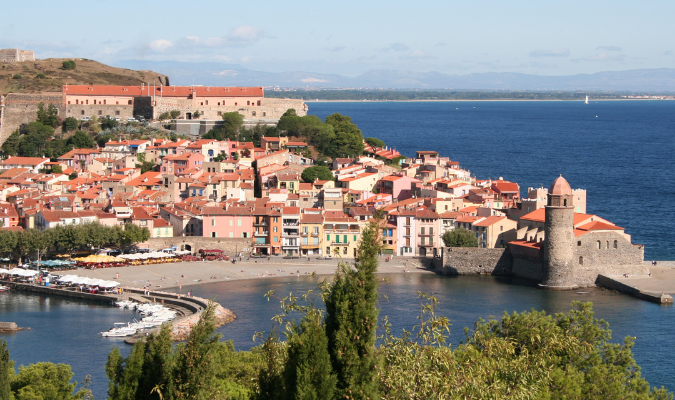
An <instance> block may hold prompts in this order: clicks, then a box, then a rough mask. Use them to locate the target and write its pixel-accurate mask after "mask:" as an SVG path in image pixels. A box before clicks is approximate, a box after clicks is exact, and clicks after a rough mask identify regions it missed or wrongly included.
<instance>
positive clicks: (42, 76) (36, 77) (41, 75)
mask: <svg viewBox="0 0 675 400" xmlns="http://www.w3.org/2000/svg"><path fill="white" fill-rule="evenodd" d="M46 78H47V77H46V76H45V74H43V73H42V72H40V73H39V74H37V75H35V79H46Z"/></svg>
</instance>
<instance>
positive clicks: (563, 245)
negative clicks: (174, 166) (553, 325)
mask: <svg viewBox="0 0 675 400" xmlns="http://www.w3.org/2000/svg"><path fill="white" fill-rule="evenodd" d="M573 198H574V196H573V195H572V188H571V187H570V184H569V183H567V180H565V178H563V177H562V175H561V176H560V177H558V178H557V179H556V180H555V181H554V182H553V185H551V188H550V189H549V191H548V203H547V205H546V207H545V212H546V222H545V224H544V229H545V234H546V240H545V241H544V263H543V272H544V273H543V280H542V285H543V286H546V287H549V288H554V289H555V288H558V289H565V288H573V287H575V283H574V276H573V275H574V274H573V265H574V264H573V258H574V207H573V205H572V199H573Z"/></svg>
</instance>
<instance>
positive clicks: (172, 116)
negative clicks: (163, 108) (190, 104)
mask: <svg viewBox="0 0 675 400" xmlns="http://www.w3.org/2000/svg"><path fill="white" fill-rule="evenodd" d="M197 112H199V111H197ZM179 116H180V111H178V110H171V118H173V119H176V118H178V117H179Z"/></svg>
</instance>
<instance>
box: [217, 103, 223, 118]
mask: <svg viewBox="0 0 675 400" xmlns="http://www.w3.org/2000/svg"><path fill="white" fill-rule="evenodd" d="M219 105H220V104H219ZM218 116H219V117H222V116H223V112H222V111H218Z"/></svg>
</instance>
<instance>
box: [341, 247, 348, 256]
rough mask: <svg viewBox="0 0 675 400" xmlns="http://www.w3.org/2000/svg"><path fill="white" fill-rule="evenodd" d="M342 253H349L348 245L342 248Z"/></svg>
mask: <svg viewBox="0 0 675 400" xmlns="http://www.w3.org/2000/svg"><path fill="white" fill-rule="evenodd" d="M342 254H344V255H347V248H346V247H343V248H342Z"/></svg>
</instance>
